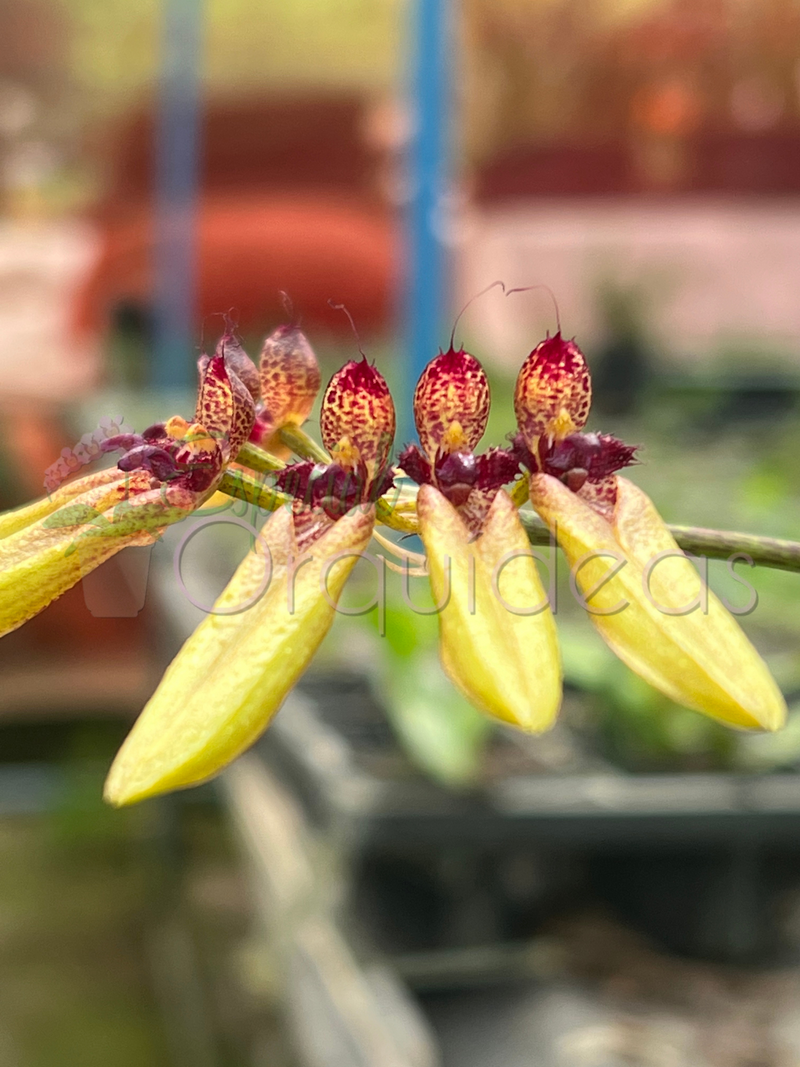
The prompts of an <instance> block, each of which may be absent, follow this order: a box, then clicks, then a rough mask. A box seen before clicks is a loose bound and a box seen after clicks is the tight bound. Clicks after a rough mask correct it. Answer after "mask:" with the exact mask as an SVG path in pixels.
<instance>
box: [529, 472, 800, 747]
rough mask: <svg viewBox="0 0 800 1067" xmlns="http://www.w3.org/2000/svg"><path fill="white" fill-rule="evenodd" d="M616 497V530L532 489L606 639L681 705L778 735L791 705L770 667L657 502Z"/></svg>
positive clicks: (546, 479) (545, 487)
mask: <svg viewBox="0 0 800 1067" xmlns="http://www.w3.org/2000/svg"><path fill="white" fill-rule="evenodd" d="M616 487H617V493H616V504H615V505H614V508H613V513H612V514H613V518H612V519H611V521H609V520H607V519H606V518H604V517H603V516H602V515H600V514H599V512H597V511H596V510H594V509H593V508H592V507H590V506H589V505H588V504H586V503H585V502H584V501H583V500H581V498H580V497H579V496H578V495H576V494H575V493H573V492H571V491H570V490H569V489H568V488H567V487H566V486H564V485H562V484H561V482H559V481H558V480H557V479H555V478H553V477H551V476H550V475H546V474H535V475H533V477H532V478H531V480H530V491H531V502H532V503H533V506H534V507H535V508H536V510H537V511H538V512H539V514H540V515H541V517H542V518H543V519H544V521H545V522H546V523H547V524H548V526H549V527H550V529H551V530H552V531H553V533H554V534H555V536H556V537H557V539H558V543H559V544H560V545H561V548H562V549H563V551H564V554H565V556H566V557H567V559H568V561H569V564H570V567H571V568H572V572H573V577H574V580H575V582H576V584H577V587H578V589H579V590H580V591H581V593H582V595H583V597H584V600H585V604H586V606H587V607H588V608H589V610H590V612H591V613H592V614H591V618H592V622H593V623H594V624H595V626H596V627H597V629H598V630H599V632H600V634H601V636H602V637H603V638H604V639H605V641H606V642H607V643H608V645H609V646H610V647H611V649H612V650H613V651H614V652H615V653H616V654H617V655H618V656H619V657H620V659H621V660H623V662H624V663H626V664H627V665H628V666H629V667H630V668H631V670H633V671H635V672H636V673H637V674H639V675H641V677H642V678H644V679H645V680H646V681H647V682H649V683H650V684H651V685H652V686H654V687H655V688H656V689H659V690H661V692H663V693H666V695H667V696H668V697H670V698H671V699H672V700H674V701H676V702H677V703H679V704H684V705H686V707H690V708H694V709H695V710H696V711H701V712H704V713H705V714H707V715H710V716H712V717H713V718H716V719H720V720H721V721H722V722H725V723H727V724H729V725H732V726H738V727H743V728H746V729H765V730H777V729H779V728H780V727H781V726H782V725H783V723H784V721H785V717H786V704H785V701H784V699H783V696H782V695H781V693H780V690H779V689H778V687H777V685H776V684H775V681H774V679H773V678H772V676H771V674H770V673H769V670H768V669H767V666H766V664H765V663H764V661H763V660H762V659H761V657H760V656H759V655H758V653H757V652H756V650H755V649H754V648H753V646H752V645H751V644H750V642H749V641H748V639H747V638H746V637H745V635H744V633H743V632H742V630H741V628H740V627H739V625H738V623H737V622H736V621H735V619H734V618H733V616H732V615H731V614H730V612H729V611H728V610H727V609H726V608H725V607H724V605H723V604H721V603H720V601H719V600H718V599H717V597H715V596H714V594H713V593H711V592H710V591H707V590H706V589H705V588H704V586H703V582H702V581H701V578H700V575H699V574H698V572H697V570H696V569H695V568H694V566H693V565H692V563H691V562H690V560H689V559H688V558H687V557H686V556H685V555H684V553H683V552H681V550H680V549H679V548H678V546H677V544H676V543H675V540H674V539H673V537H672V535H671V534H670V533H669V531H668V530H667V528H666V526H665V525H664V523H663V520H662V519H661V517H660V516H659V514H658V512H657V511H656V509H655V508H654V506H653V504H652V502H651V501H650V499H649V498H648V497H647V496H646V495H645V494H644V493H643V492H642V491H641V490H640V489H638V488H637V487H636V486H635V485H633V484H632V483H631V482H629V481H628V480H627V479H626V478H622V477H619V476H617V477H616ZM615 571H616V573H614V572H615Z"/></svg>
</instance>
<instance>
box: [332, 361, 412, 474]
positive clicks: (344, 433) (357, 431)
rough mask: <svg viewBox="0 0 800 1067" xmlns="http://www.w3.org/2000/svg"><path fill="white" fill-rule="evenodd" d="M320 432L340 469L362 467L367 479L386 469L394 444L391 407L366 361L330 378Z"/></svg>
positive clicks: (384, 386) (383, 387) (347, 366)
mask: <svg viewBox="0 0 800 1067" xmlns="http://www.w3.org/2000/svg"><path fill="white" fill-rule="evenodd" d="M320 430H321V432H322V440H323V443H324V445H325V447H326V448H327V449H328V451H329V452H330V453H331V456H332V458H333V460H334V462H335V463H338V464H340V466H342V467H344V468H350V469H356V468H357V467H358V466H359V465H360V464H362V463H363V464H364V467H365V469H366V471H367V474H368V476H369V477H370V478H374V477H375V476H376V474H378V473H379V472H380V471H382V470H383V469H384V468H385V467H386V465H387V463H388V462H389V454H390V452H391V449H392V442H393V441H394V432H395V412H394V403H393V401H392V396H391V393H390V392H389V387H388V385H387V384H386V381H385V379H384V377H383V375H382V374H381V373H380V371H379V370H377V369H376V368H375V367H373V366H372V365H371V364H370V363H368V362H367V360H366V359H362V360H360V361H356V360H350V362H349V363H345V365H344V366H343V367H342V368H341V369H340V370H338V371H337V372H336V373H335V374H334V376H333V377H332V378H331V380H330V382H329V383H328V388H327V389H326V390H325V396H324V397H323V399H322V411H321V413H320Z"/></svg>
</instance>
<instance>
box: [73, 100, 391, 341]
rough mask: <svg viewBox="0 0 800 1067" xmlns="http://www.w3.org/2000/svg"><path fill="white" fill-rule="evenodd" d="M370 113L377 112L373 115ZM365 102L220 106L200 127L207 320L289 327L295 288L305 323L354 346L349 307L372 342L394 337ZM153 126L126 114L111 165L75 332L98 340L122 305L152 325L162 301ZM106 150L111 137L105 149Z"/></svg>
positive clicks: (212, 106) (386, 215) (387, 240)
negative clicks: (220, 317) (335, 305)
mask: <svg viewBox="0 0 800 1067" xmlns="http://www.w3.org/2000/svg"><path fill="white" fill-rule="evenodd" d="M372 110H373V111H374V108H373V109H372ZM369 120H370V109H369V108H368V106H367V104H366V103H365V101H364V100H363V99H362V98H360V97H352V96H344V95H343V96H337V95H335V94H328V95H326V96H307V97H282V98H279V99H276V100H262V99H245V100H223V101H212V102H210V103H209V104H208V105H207V106H206V108H205V111H204V114H203V118H202V130H201V158H200V162H199V168H200V193H199V200H198V206H197V211H198V215H197V261H196V262H197V281H196V284H197V311H196V329H197V336H198V337H199V336H200V333H201V330H202V327H203V324H204V322H205V320H206V319H207V318H208V317H209V316H212V315H214V314H218V313H224V312H227V311H229V310H231V309H232V314H233V316H234V318H235V319H236V321H237V322H238V324H239V328H240V329H241V331H242V332H243V333H245V334H247V333H250V332H255V331H263V330H265V329H267V328H269V327H270V326H272V325H274V324H275V322H276V320H279V319H282V318H285V311H284V310H283V307H282V305H281V302H280V297H279V290H285V291H286V292H287V293H288V294H289V296H290V298H291V300H292V302H293V304H294V307H295V309H296V312H297V314H298V316H299V317H300V318H301V319H302V322H303V324H304V325H306V326H308V327H310V328H315V329H320V328H321V329H323V330H324V331H325V332H326V333H328V334H332V335H338V336H341V337H349V336H350V333H349V326H348V324H347V320H346V319H345V318H344V316H342V315H341V314H338V315H337V314H336V313H335V312H333V311H332V310H331V309H330V307H329V306H328V300H329V299H331V298H332V299H333V300H335V301H337V302H341V303H345V304H346V305H347V307H348V308H349V310H350V311H351V313H352V315H353V317H354V319H355V320H356V322H357V323H358V326H359V330H362V331H363V332H364V333H366V334H373V335H374V334H376V333H381V332H385V331H387V330H388V329H389V328H390V327H391V323H392V318H393V311H394V307H393V300H394V292H395V287H396V283H397V275H398V249H397V232H396V225H395V220H394V216H393V212H392V210H391V208H390V206H389V205H388V204H387V203H386V202H385V200H384V198H383V197H382V195H381V192H380V185H381V182H380V179H381V167H383V166H384V165H385V162H386V160H385V150H382V149H381V147H380V146H379V141H377V140H376V138H374V137H372V136H370V121H369ZM154 137H155V134H154V116H153V112H152V110H146V111H140V112H138V113H136V114H134V115H132V116H129V117H128V118H127V119H126V120H125V121H124V122H123V124H122V125H121V127H119V128H118V130H117V131H116V133H115V134H113V135H112V137H111V143H112V144H113V145H114V147H113V149H112V151H111V157H110V159H109V158H107V157H108V150H107V149H106V148H101V149H100V150H101V151H102V152H103V153H104V156H105V157H106V158H104V160H103V162H104V163H105V165H106V169H107V170H108V171H109V183H108V192H107V194H106V196H105V198H104V200H103V201H102V202H101V203H100V204H98V205H97V208H96V209H95V212H94V216H95V219H96V221H97V223H98V225H99V227H100V230H101V251H100V254H99V257H98V260H97V262H96V264H95V266H94V268H93V270H92V271H91V272H90V275H89V276H88V278H87V279H86V281H85V284H84V285H83V287H82V288H81V290H80V292H79V293H78V296H77V298H76V301H75V304H74V307H73V315H72V325H73V328H74V330H75V332H76V333H77V334H78V335H82V336H83V337H86V335H94V336H102V335H104V334H105V333H106V332H107V330H108V329H109V327H110V325H111V323H112V321H113V318H114V315H115V313H116V311H117V310H118V309H119V308H123V307H124V308H134V309H135V310H136V311H137V312H140V313H141V315H142V317H143V320H144V321H146V320H147V316H148V315H149V313H150V311H151V309H152V304H153V299H152V285H153V260H154V255H153V253H154V247H155V233H154V222H155V220H154V198H153V173H154V166H155V161H154ZM103 143H104V144H107V143H108V137H106V138H105V139H104V142H103Z"/></svg>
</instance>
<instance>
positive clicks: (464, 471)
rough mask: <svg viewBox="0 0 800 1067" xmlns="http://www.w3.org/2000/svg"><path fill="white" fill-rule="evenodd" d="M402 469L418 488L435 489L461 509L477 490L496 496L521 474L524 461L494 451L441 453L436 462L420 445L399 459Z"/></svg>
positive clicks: (509, 452)
mask: <svg viewBox="0 0 800 1067" xmlns="http://www.w3.org/2000/svg"><path fill="white" fill-rule="evenodd" d="M397 463H398V466H400V467H401V468H402V470H403V471H404V472H405V473H406V474H407V475H408V477H409V478H410V479H411V480H412V481H413V482H416V483H417V485H433V486H435V487H436V488H437V489H438V490H439V491H440V492H441V493H442V494H443V495H444V496H446V497H447V499H448V500H449V501H450V503H451V504H452V505H453V506H454V507H456V508H460V507H462V506H463V505H464V504H466V502H467V500H468V499H469V496H470V494H471V493H472V491H473V490H476V491H477V492H479V493H489V494H491V495H494V493H496V492H497V491H498V490H499V489H501V488H502V487H503V486H504V485H508V483H509V482H512V481H513V480H514V478H516V476H517V474H518V473H519V464H520V460H519V458H518V457H517V455H516V454H515V453H514V451H513V450H509V449H505V448H490V449H489V450H488V451H486V452H483V453H481V454H480V455H478V456H476V455H475V454H474V453H473V452H441V451H440V452H438V453H437V455H436V459H435V460H434V462H433V463H431V462H430V460H429V459H428V458H427V456H425V455H424V454H423V453H422V451H421V450H420V449H419V448H418V447H417V445H408V446H407V447H406V448H405V449H404V450H403V451H402V452H401V454H400V455H399V456H398V458H397Z"/></svg>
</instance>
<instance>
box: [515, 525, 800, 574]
mask: <svg viewBox="0 0 800 1067" xmlns="http://www.w3.org/2000/svg"><path fill="white" fill-rule="evenodd" d="M520 519H521V520H522V525H523V526H524V527H525V532H526V533H527V535H528V540H529V541H530V543H531V544H532V545H549V544H550V531H549V529H548V528H547V527H546V526H545V524H544V523H543V522H542V520H541V519H540V518H538V516H536V515H533V514H531V513H530V512H520ZM668 529H669V531H670V533H671V534H672V536H673V537H674V538H675V540H676V541H677V542H678V544H679V545H680V547H681V548H682V549H683V551H684V552H688V553H689V555H692V556H707V557H708V558H709V559H729V558H730V557H731V556H734V555H736V553H737V552H738V553H744V554H745V555H747V556H749V557H750V559H752V561H753V563H755V564H757V565H758V566H760V567H774V568H776V569H777V570H782V571H794V572H796V573H797V572H800V543H798V542H797V541H781V540H779V539H778V538H775V537H756V536H755V535H753V534H742V533H733V532H731V531H728V530H706V529H704V528H703V527H701V526H669V527H668Z"/></svg>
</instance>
